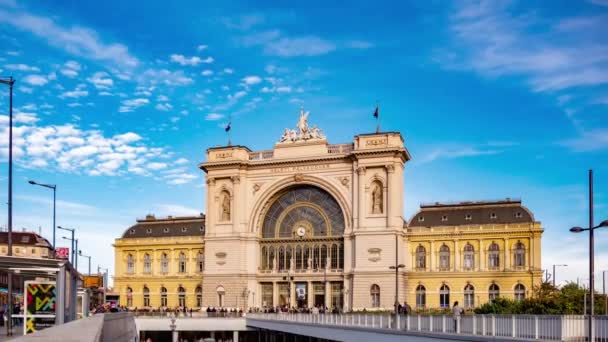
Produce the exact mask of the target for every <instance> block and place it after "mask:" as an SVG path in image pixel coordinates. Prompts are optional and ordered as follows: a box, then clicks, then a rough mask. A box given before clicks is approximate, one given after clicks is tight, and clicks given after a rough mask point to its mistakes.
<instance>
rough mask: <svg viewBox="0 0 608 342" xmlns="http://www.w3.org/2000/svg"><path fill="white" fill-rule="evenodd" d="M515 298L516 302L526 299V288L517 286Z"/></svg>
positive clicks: (520, 285)
mask: <svg viewBox="0 0 608 342" xmlns="http://www.w3.org/2000/svg"><path fill="white" fill-rule="evenodd" d="M513 294H514V298H515V300H516V301H522V300H524V299H526V287H525V286H524V285H522V284H517V285H515V291H514V293H513Z"/></svg>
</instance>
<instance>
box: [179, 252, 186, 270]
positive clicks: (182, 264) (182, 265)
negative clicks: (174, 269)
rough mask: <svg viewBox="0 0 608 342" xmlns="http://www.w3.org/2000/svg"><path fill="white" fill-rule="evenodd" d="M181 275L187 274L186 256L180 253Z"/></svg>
mask: <svg viewBox="0 0 608 342" xmlns="http://www.w3.org/2000/svg"><path fill="white" fill-rule="evenodd" d="M179 273H186V254H184V253H183V252H182V253H179Z"/></svg>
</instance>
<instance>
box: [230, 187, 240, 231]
mask: <svg viewBox="0 0 608 342" xmlns="http://www.w3.org/2000/svg"><path fill="white" fill-rule="evenodd" d="M230 180H231V181H232V199H231V201H230V206H231V208H230V219H231V220H232V231H233V232H237V231H238V230H239V220H238V216H237V214H238V212H237V207H238V205H237V203H236V201H238V200H239V199H240V197H239V195H238V194H239V186H240V184H241V178H240V177H239V176H232V177H230Z"/></svg>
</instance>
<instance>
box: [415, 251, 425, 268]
mask: <svg viewBox="0 0 608 342" xmlns="http://www.w3.org/2000/svg"><path fill="white" fill-rule="evenodd" d="M416 268H419V269H425V268H426V248H424V246H422V245H419V246H418V247H417V248H416Z"/></svg>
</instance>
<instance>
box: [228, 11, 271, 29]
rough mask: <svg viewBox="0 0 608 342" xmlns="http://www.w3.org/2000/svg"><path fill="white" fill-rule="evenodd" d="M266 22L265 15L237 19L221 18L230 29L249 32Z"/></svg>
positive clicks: (241, 16)
mask: <svg viewBox="0 0 608 342" xmlns="http://www.w3.org/2000/svg"><path fill="white" fill-rule="evenodd" d="M264 21H265V17H264V15H263V14H259V13H249V14H243V15H239V16H235V17H224V18H221V22H222V23H223V24H224V26H226V27H227V28H229V29H233V30H240V31H247V30H249V29H251V28H252V27H254V26H256V25H258V24H261V23H263V22H264Z"/></svg>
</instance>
